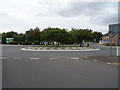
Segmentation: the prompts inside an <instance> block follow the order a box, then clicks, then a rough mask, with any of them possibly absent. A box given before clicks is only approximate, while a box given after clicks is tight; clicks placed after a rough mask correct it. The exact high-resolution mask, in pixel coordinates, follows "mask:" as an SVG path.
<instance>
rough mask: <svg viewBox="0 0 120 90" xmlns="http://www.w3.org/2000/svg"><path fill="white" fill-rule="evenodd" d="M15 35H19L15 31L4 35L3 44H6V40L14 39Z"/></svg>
mask: <svg viewBox="0 0 120 90" xmlns="http://www.w3.org/2000/svg"><path fill="white" fill-rule="evenodd" d="M14 35H18V33H17V32H14V31H10V32H7V33H5V32H4V33H2V43H3V44H5V43H6V38H13V37H14Z"/></svg>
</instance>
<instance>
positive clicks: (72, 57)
mask: <svg viewBox="0 0 120 90" xmlns="http://www.w3.org/2000/svg"><path fill="white" fill-rule="evenodd" d="M69 59H76V60H78V59H80V58H79V57H71V58H69Z"/></svg>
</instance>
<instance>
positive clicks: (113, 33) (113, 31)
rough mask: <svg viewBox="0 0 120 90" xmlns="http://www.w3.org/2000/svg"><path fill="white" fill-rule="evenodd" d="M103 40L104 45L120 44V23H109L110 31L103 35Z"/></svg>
mask: <svg viewBox="0 0 120 90" xmlns="http://www.w3.org/2000/svg"><path fill="white" fill-rule="evenodd" d="M102 42H103V44H104V45H111V44H112V45H117V46H120V23H118V24H110V25H109V31H108V33H107V34H104V35H103V36H102Z"/></svg>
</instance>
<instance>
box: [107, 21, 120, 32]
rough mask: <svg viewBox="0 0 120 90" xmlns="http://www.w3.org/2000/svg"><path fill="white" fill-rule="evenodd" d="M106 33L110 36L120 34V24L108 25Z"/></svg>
mask: <svg viewBox="0 0 120 90" xmlns="http://www.w3.org/2000/svg"><path fill="white" fill-rule="evenodd" d="M108 33H110V34H118V33H120V23H118V24H110V25H109V31H108Z"/></svg>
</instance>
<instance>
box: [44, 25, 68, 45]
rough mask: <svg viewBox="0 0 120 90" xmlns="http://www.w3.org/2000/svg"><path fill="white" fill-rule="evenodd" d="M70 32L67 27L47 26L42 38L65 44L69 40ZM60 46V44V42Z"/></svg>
mask: <svg viewBox="0 0 120 90" xmlns="http://www.w3.org/2000/svg"><path fill="white" fill-rule="evenodd" d="M69 37H70V34H69V33H68V32H67V30H66V29H60V28H50V27H49V28H46V29H44V30H43V31H42V40H44V41H48V42H51V41H52V42H54V41H56V42H58V43H62V44H65V43H66V42H67V41H68V40H69ZM58 46H59V44H58Z"/></svg>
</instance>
